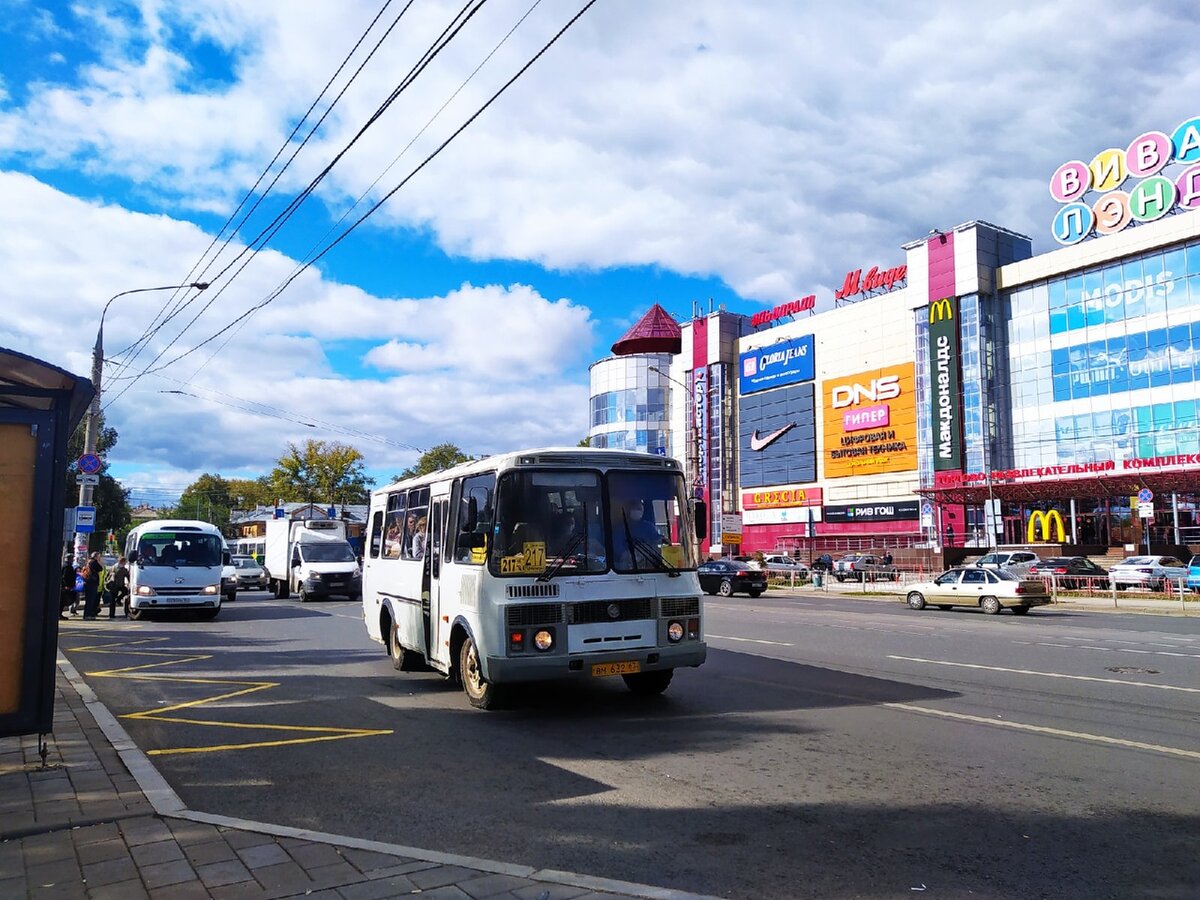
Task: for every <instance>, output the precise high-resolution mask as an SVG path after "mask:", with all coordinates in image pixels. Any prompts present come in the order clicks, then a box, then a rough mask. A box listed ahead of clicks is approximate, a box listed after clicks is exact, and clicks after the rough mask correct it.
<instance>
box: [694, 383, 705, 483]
mask: <svg viewBox="0 0 1200 900" xmlns="http://www.w3.org/2000/svg"><path fill="white" fill-rule="evenodd" d="M692 409H693V413H694V418H695V421H694V423H693V426H694V428H695V435H696V477H697V483H698V485H702V486H705V487H707V485H708V369H706V368H703V367H701V368H699V369H693V370H692Z"/></svg>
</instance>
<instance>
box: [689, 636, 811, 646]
mask: <svg viewBox="0 0 1200 900" xmlns="http://www.w3.org/2000/svg"><path fill="white" fill-rule="evenodd" d="M708 637H709V638H715V639H716V640H719V641H741V642H742V643H745V644H770V645H771V646H772V647H795V646H796V645H795V644H788V643H785V642H783V641H759V640H755V639H754V638H741V637H730V636H729V635H727V634H710V635H708Z"/></svg>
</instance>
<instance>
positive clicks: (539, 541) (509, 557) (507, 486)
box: [488, 469, 695, 575]
mask: <svg viewBox="0 0 1200 900" xmlns="http://www.w3.org/2000/svg"><path fill="white" fill-rule="evenodd" d="M685 508H686V499H685V494H684V486H683V479H682V477H680V476H679V474H678V473H675V472H624V471H615V472H609V473H608V474H607V475H606V476H601V475H600V473H598V472H595V471H590V470H582V469H555V470H527V471H513V472H508V473H506V474H505V475H504V476H503V477H502V478H501V480H500V484H499V486H498V488H497V517H496V525H495V527H494V530H495V535H496V540H495V541H494V542H493V544H492V546H491V550H490V553H489V559H488V564H489V567H490V570H491V571H492V573H493V574H496V575H542V574H544V573H550V574H553V573H558V572H563V573H570V574H576V575H578V574H587V575H595V574H599V573H602V572H605V571H607V570H608V568H609V567H610V565H611V567H612V568H613V570H615V571H617V572H673V571H677V570H679V569H685V568H694V567H695V563H694V557H693V555H692V542H691V540H690V538H689V535H688V534H687V530H686V527H685V526H686V520H685V518H684V513H683V510H684V509H685Z"/></svg>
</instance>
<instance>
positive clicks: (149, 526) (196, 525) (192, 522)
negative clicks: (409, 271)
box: [130, 519, 221, 536]
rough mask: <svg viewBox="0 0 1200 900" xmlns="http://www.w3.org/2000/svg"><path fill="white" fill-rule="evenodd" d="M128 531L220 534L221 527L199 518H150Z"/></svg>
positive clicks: (141, 532)
mask: <svg viewBox="0 0 1200 900" xmlns="http://www.w3.org/2000/svg"><path fill="white" fill-rule="evenodd" d="M130 531H131V532H134V531H136V532H137V533H138V534H145V533H146V532H147V531H198V532H200V533H202V534H215V535H218V536H220V535H221V529H220V528H218V527H217V526H216V525H213V524H212V523H211V522H201V521H200V520H199V519H151V520H150V521H149V522H142V523H141V524H140V525H138V526H137V527H136V528H132V529H130Z"/></svg>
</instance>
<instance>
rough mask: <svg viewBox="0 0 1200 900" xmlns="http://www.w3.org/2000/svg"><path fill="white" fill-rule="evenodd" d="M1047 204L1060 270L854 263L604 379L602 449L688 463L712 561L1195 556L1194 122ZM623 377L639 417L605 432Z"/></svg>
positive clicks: (952, 241)
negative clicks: (939, 549) (808, 290)
mask: <svg viewBox="0 0 1200 900" xmlns="http://www.w3.org/2000/svg"><path fill="white" fill-rule="evenodd" d="M1051 194H1052V195H1053V197H1054V198H1055V200H1056V201H1057V202H1059V203H1060V204H1061V206H1060V208H1059V210H1058V213H1057V215H1056V216H1055V217H1054V219H1053V221H1052V223H1051V231H1052V233H1053V236H1054V238H1055V239H1056V240H1057V241H1058V243H1059V244H1061V245H1063V246H1062V247H1061V248H1060V249H1056V250H1054V251H1052V252H1048V253H1044V254H1042V255H1039V256H1034V255H1033V251H1032V244H1033V242H1032V240H1031V239H1030V238H1028V237H1026V236H1023V235H1021V234H1017V233H1016V232H1013V231H1010V230H1008V229H1005V228H1002V227H999V226H996V225H992V224H989V223H986V222H968V223H965V224H962V225H959V226H957V227H953V228H946V229H945V230H941V229H935V230H933V231H931V232H930V233H929V234H927V235H924V236H922V237H920V238H919V239H917V240H914V241H912V242H911V243H908V244H905V245H904V246H903V248H902V250H903V252H904V256H903V257H900V258H897V259H894V260H882V261H880V260H855V259H848V260H847V261H846V269H847V274H846V276H845V278H844V281H843V284H842V286H841V288H840V289H839V290H838V291H837V292H836V294H835V296H834V297H820V296H818V295H816V294H812V295H808V296H805V297H802V298H799V299H797V300H794V301H791V302H790V303H786V304H781V305H780V306H778V307H776V308H775V309H773V310H766V311H764V312H762V313H759V314H757V315H755V316H753V317H746V316H740V315H734V314H731V313H728V312H725V311H723V310H716V311H713V312H710V313H708V314H705V315H696V316H694V317H693V319H692V320H691V321H690V322H686V323H684V324H683V325H682V326H681V337H682V339H681V341H680V346H679V352H677V353H672V354H666V355H664V354H657V355H655V354H650V355H635V356H627V357H615V358H612V359H609V360H606V361H601V363H597V364H596V366H594V367H593V406H592V416H593V417H592V422H593V434H594V435H597V434H599V433H600V432H601V431H603V430H604V429H607V432H606V438H605V440H607V442H608V445H611V446H616V445H618V444H621V445H622V446H637V447H638V448H640V449H646V450H648V451H650V452H654V451H655V449H656V448H657V447H660V446H661V447H663V448H664V449H663V450H662V451H661V452H669V453H670V454H671V455H673V456H675V457H677V458H678V459H680V460H681V461H683V462H684V463H685V465H686V467H687V468H686V470H687V472H688V473H689V480H690V482H691V485H692V488H693V490H694V491H695V493H696V494H697V495H698V496H703V497H704V498H705V499H706V500H707V502H708V505H709V509H710V512H711V518H712V521H711V523H710V531H711V533H712V542H713V545H714V546H713V547H712V549H713V550H714V551H718V550H723V551H725V552H734V551H735V550H736V551H737V552H742V553H747V552H752V551H755V550H763V551H766V552H770V551H773V550H789V551H799V552H802V553H807V552H809V551H811V552H816V553H820V552H825V551H837V550H844V549H849V548H853V547H858V546H875V547H880V548H882V547H903V546H913V545H926V546H939V545H948V546H959V547H961V546H964V545H968V546H978V547H983V546H990V545H995V544H1001V545H1014V544H1028V543H1035V544H1036V543H1046V544H1053V545H1056V549H1057V547H1060V546H1061V547H1064V548H1071V549H1072V550H1074V551H1075V552H1087V553H1093V554H1095V553H1103V552H1106V550H1107V548H1109V547H1115V548H1122V547H1126V546H1127V545H1143V546H1144V545H1145V543H1146V541H1147V540H1148V541H1149V543H1150V546H1151V547H1161V548H1163V551H1164V552H1167V551H1169V552H1172V553H1178V552H1183V550H1182V549H1181V548H1182V546H1183V545H1187V544H1189V543H1190V544H1193V545H1195V544H1200V518H1198V513H1197V502H1198V501H1200V426H1198V424H1197V406H1198V405H1200V216H1197V215H1191V214H1190V213H1191V212H1192V211H1194V210H1195V209H1197V208H1200V119H1193V120H1189V121H1188V122H1184V123H1183V124H1182V125H1180V126H1179V127H1178V128H1176V129H1175V131H1174V132H1172V133H1169V134H1166V133H1158V132H1149V133H1147V134H1145V135H1141V136H1139V137H1138V138H1136V139H1134V141H1133V142H1131V144H1130V145H1129V147H1128V148H1127V149H1125V150H1103V151H1101V152H1100V153H1098V154H1097V155H1096V156H1095V158H1094V159H1092V160H1091V161H1090V162H1084V161H1072V162H1069V163H1065V164H1064V165H1063V166H1062V167H1061V168H1060V169H1059V170H1058V171H1057V172H1056V173H1054V176H1053V178H1052V181H1051ZM818 307H820V308H821V310H822V311H821V312H816V311H815V310H816V308H818ZM618 369H619V371H620V377H619V380H620V381H621V383H622V385H627V387H625V388H623V389H624V390H632V391H633V392H634V394H635V396H634V397H633V398H632V408H633V410H634V414H633V415H632V416H631V421H629V422H624V423H613V422H612V421H611V420H609V419H608V415H609V413H608V410H609V407H608V406H604V410H605V412H604V414H603V416H602V417H604V418H605V422H604V424H602V425H598V424H597V419H598V417H599V409H600V407H599V406H597V400H596V396H597V395H598V394H602V393H611V392H606V391H601V390H598V389H597V388H598V385H597V374H600V375H604V374H605V373H611V372H614V371H616V370H618ZM639 373H641V374H639ZM610 381H611V379H610ZM639 391H642V392H644V393H645V394H646V397H645V398H644V399H645V403H644V404H642V398H641V394H639V393H637V392H639ZM640 405H644V406H645V408H646V409H647V410H655V411H656V412H655V418H653V420H652V421H649V420H648V423H647V424H642V423H641V422H639V420H638V415H637V410H638V409H639V406H640ZM664 407H665V409H664ZM627 408H628V407H622V410H624V409H627ZM622 415H625V413H624V412H622ZM622 429H625V430H626V431H630V430H631V431H633V432H634V434H635V438H634V439H633V440H629V439H625V438H621V437H620V436H618V435H616V434H614V431H620V430H622ZM643 434H645V435H647V436H649V435H651V434H653V435H654V437H653V441H654V442H655V443H654V445H653V446H651V445H650V438H649V437H647V438H646V439H645V440H646V446H645V447H642V443H643V438H642V435H643ZM622 442H623V443H622ZM718 542H722V547H720V548H718V547H716V546H715V545H716V544H717V543H718ZM739 548H740V549H739ZM1076 548H1077V549H1076ZM1177 548H1180V549H1177Z"/></svg>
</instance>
